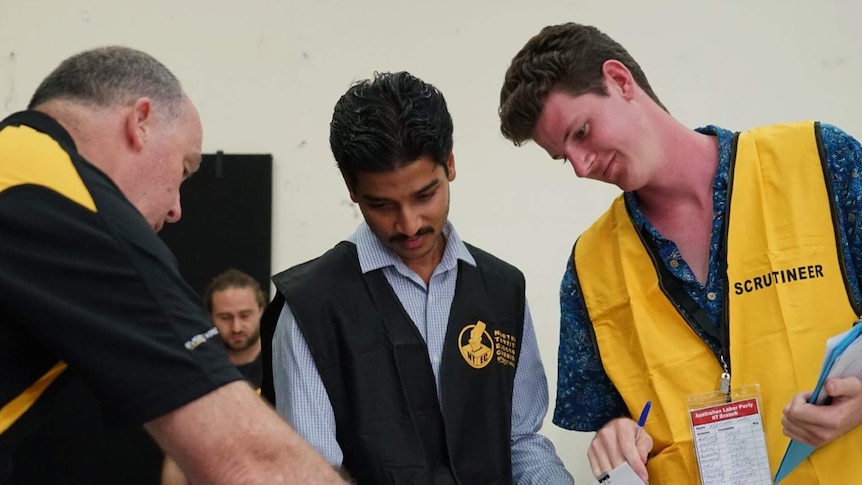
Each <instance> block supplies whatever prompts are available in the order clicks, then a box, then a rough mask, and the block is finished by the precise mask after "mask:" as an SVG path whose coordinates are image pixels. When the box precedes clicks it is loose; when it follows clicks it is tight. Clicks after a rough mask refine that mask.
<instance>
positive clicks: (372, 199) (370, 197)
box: [362, 179, 440, 202]
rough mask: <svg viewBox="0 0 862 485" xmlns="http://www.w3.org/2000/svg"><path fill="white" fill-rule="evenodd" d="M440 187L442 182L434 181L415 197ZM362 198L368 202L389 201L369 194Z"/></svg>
mask: <svg viewBox="0 0 862 485" xmlns="http://www.w3.org/2000/svg"><path fill="white" fill-rule="evenodd" d="M438 185H440V180H438V179H434V180H432V181H431V182H428V184H427V185H425V186H424V187H422V188H421V189H419V190H417V191H416V192H414V193H413V195H418V194H421V193H424V192H428V191H429V190H431V189H433V188H435V187H437V186H438ZM362 198H363V199H365V200H366V201H368V202H386V201H387V200H388V199H386V198H383V197H375V196H373V195H368V194H362Z"/></svg>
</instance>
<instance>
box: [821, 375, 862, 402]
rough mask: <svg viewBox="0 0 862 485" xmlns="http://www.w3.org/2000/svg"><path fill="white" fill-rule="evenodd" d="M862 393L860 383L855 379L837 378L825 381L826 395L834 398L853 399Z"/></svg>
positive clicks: (861, 384) (861, 382)
mask: <svg viewBox="0 0 862 485" xmlns="http://www.w3.org/2000/svg"><path fill="white" fill-rule="evenodd" d="M860 393H862V381H860V380H859V378H857V377H839V378H833V379H829V380H828V381H826V394H828V395H829V396H831V397H833V398H835V397H853V396H856V395H858V394H860Z"/></svg>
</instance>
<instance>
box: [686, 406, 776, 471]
mask: <svg viewBox="0 0 862 485" xmlns="http://www.w3.org/2000/svg"><path fill="white" fill-rule="evenodd" d="M690 413H691V424H692V431H693V433H694V446H695V450H696V452H697V461H698V465H699V466H700V477H701V482H702V483H703V485H726V484H728V483H733V484H734V485H772V476H771V474H770V472H769V458H768V456H767V454H766V438H765V436H764V434H763V422H762V421H761V419H760V412H759V410H758V401H757V399H745V400H741V401H735V402H730V403H726V404H720V405H717V406H711V407H705V408H701V409H695V410H691V411H690Z"/></svg>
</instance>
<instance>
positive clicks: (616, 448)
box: [587, 418, 652, 482]
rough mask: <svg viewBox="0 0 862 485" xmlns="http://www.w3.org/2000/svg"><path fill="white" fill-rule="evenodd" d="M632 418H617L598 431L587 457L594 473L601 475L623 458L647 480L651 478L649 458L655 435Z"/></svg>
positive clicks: (594, 474)
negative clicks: (642, 428) (640, 428)
mask: <svg viewBox="0 0 862 485" xmlns="http://www.w3.org/2000/svg"><path fill="white" fill-rule="evenodd" d="M638 429H639V428H638V425H637V423H635V422H634V421H632V420H631V419H628V418H619V419H615V420H613V421H611V422H609V423H608V424H606V425H605V426H604V427H603V428H602V429H600V430H599V431H598V432H596V436H595V437H594V438H593V441H592V443H590V447H589V449H588V450H587V458H589V461H590V468H591V470H592V472H593V476H595V477H599V476H601V475H602V474H603V473H606V472H608V471H610V470H612V469H614V468H616V467H618V466H619V465H621V464H623V462H628V463H629V465H630V466H631V467H632V470H634V472H635V473H637V474H638V476H640V477H641V479H642V480H644V482H646V481H647V478H648V474H647V470H646V458H647V455H648V453H649V451H650V450H651V449H652V437H650V436H649V434H648V433H646V432H645V431H643V430H641V431H640V433H638Z"/></svg>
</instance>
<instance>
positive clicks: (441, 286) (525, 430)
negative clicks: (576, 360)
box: [272, 222, 574, 485]
mask: <svg viewBox="0 0 862 485" xmlns="http://www.w3.org/2000/svg"><path fill="white" fill-rule="evenodd" d="M443 235H444V236H445V237H446V248H445V250H444V252H443V258H442V259H441V260H440V263H439V264H438V265H437V268H435V269H434V273H433V274H432V275H431V279H430V281H429V283H428V285H426V284H425V282H424V281H423V280H422V278H420V277H419V275H417V274H416V273H415V272H413V270H411V269H410V268H408V267H407V266H406V265H405V264H404V262H403V261H401V259H400V258H399V257H398V255H396V254H395V253H394V252H392V251H391V250H390V249H389V248H387V247H386V246H385V245H383V244H382V243H381V242H380V241H379V240H378V239H377V237H376V236H374V234H373V233H372V232H371V229H369V228H368V226H367V225H366V224H365V223H363V224H361V225H360V226H359V228H358V229H357V230H356V233H354V234H353V235H352V236H351V237H350V238H349V239H348V241H350V242H353V243H355V244H356V251H357V253H358V256H359V265H360V267H361V268H362V272H363V273H367V272H369V271H373V270H376V269H382V271H383V274H384V275H385V277H386V280H387V281H388V282H389V285H390V286H391V287H392V289H393V290H394V291H395V294H396V295H397V296H398V300H399V301H400V302H401V305H402V306H403V307H404V309H405V310H406V311H407V313H408V315H410V318H411V320H413V323H415V324H416V328H417V329H418V330H419V333H420V334H421V335H422V338H424V339H425V342H426V345H427V346H428V356H429V357H430V359H431V369H432V371H433V372H434V378H435V381H436V382H437V395H438V396H439V395H440V391H441V388H440V362H441V357H442V355H443V341H444V339H445V337H446V329H447V326H448V322H449V310H450V308H451V306H452V299H453V298H454V296H455V283H456V282H457V280H458V261H459V260H462V261H464V262H465V263H467V264H470V265H472V266H476V260H475V259H473V256H472V255H471V254H470V252H469V251H468V250H467V246H465V245H464V243H463V242H461V238H460V237H458V234H457V233H456V232H455V229H454V228H453V227H452V225H451V223H448V222H447V223H446V225H445V226H444V228H443ZM272 368H273V384H274V387H275V395H276V399H275V400H276V403H277V407H278V412H279V413H280V414H281V415H282V416H284V417H285V419H287V421H288V422H289V423H290V424H291V425H292V426H293V427H294V428H295V429H296V431H297V432H298V433H299V434H300V435H302V437H303V438H305V440H306V441H308V442H309V443H310V444H311V445H312V446H313V447H314V448H315V449H317V451H318V452H319V453H320V454H322V455H323V457H324V458H326V460H327V461H329V463H330V464H332V465H333V466H334V467H335V468H340V467H341V462H342V460H343V456H344V455H343V453H342V451H341V448H340V447H339V446H338V442H337V441H336V439H335V414H334V412H333V409H332V404H331V403H330V401H329V396H328V395H327V393H326V389H325V388H324V386H323V381H322V380H321V378H320V374H319V373H318V371H317V366H316V365H315V363H314V359H313V358H312V356H311V352H310V350H309V348H308V343H306V341H305V338H304V337H303V336H302V332H301V331H300V330H299V326H298V325H297V324H296V319H295V318H294V316H293V313H292V312H291V311H290V307H288V306H287V305H285V306H284V309H283V310H282V312H281V315H280V317H279V321H278V325H277V327H276V331H275V335H274V337H273V341H272ZM369 392H374V390H373V389H369ZM547 411H548V381H547V378H546V377H545V370H544V368H543V367H542V360H541V358H540V356H539V346H538V343H537V342H536V333H535V330H534V329H533V320H532V318H531V317H530V310H529V308H526V307H525V309H524V330H523V335H522V337H521V355H520V358H519V361H518V367H517V368H516V370H515V382H514V390H513V394H512V442H511V444H512V475H513V478H514V481H515V483H516V484H519V485H526V484H531V485H532V484H534V485H569V484H572V483H574V480H573V479H572V477H571V475H569V473H568V472H567V471H566V469H565V468H564V466H563V463H562V462H561V461H560V458H559V457H558V456H557V453H556V451H555V450H554V445H553V444H551V442H550V441H549V440H548V439H547V438H545V437H544V436H542V435H540V434H539V429H540V428H541V427H542V421H543V420H544V418H545V414H546V413H547Z"/></svg>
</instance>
